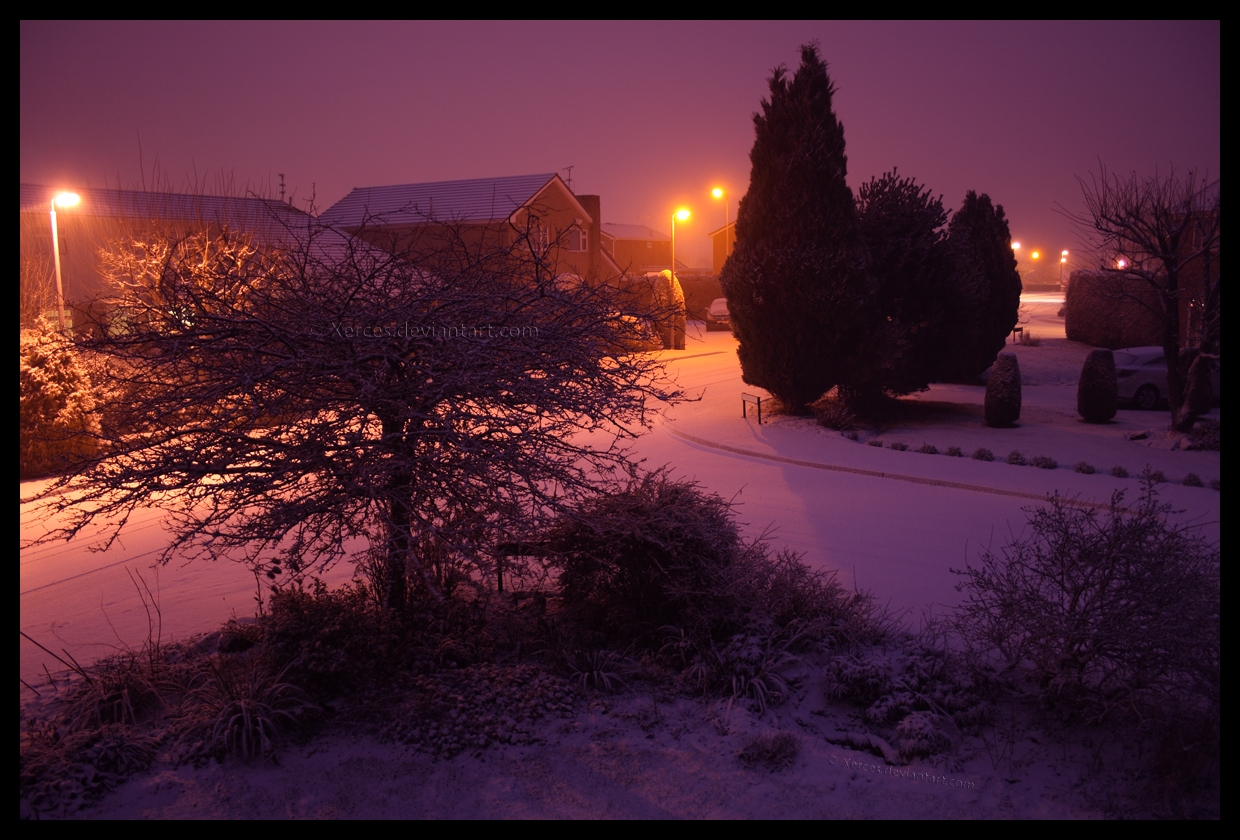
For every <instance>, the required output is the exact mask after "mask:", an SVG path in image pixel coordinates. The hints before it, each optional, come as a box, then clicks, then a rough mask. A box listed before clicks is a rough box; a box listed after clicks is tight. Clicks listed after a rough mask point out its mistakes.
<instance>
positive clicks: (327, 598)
mask: <svg viewBox="0 0 1240 840" xmlns="http://www.w3.org/2000/svg"><path fill="white" fill-rule="evenodd" d="M393 621H394V619H393V617H392V616H390V615H386V614H385V613H384V611H383V610H381V609H380V608H379V605H378V603H377V602H376V601H375V599H374V598H372V597H371V596H370V595H369V593H368V592H367V591H366V590H365V589H363V588H362V587H360V586H357V585H346V586H343V587H341V588H339V589H333V590H329V589H328V588H327V587H326V586H325V585H324V584H323V583H322V581H319V580H315V581H314V582H313V584H312V585H311V587H310V589H309V590H306V589H303V588H300V587H290V588H285V589H274V590H273V591H272V593H271V598H270V601H269V603H268V610H267V613H266V614H265V615H264V616H263V617H262V619H261V620H260V622H259V626H260V628H261V630H262V639H263V653H264V655H265V656H267V657H269V658H270V659H271V660H272V663H273V667H274V668H275V669H277V670H279V671H281V673H282V676H283V681H287V682H289V683H293V684H295V685H298V686H300V687H301V688H304V689H305V690H306V691H308V692H310V693H311V695H313V696H315V697H319V698H329V697H335V696H337V695H339V694H340V693H342V692H345V691H347V690H350V689H353V688H356V687H357V686H358V684H359V683H362V682H365V681H366V680H367V679H369V678H370V677H371V676H372V675H374V674H376V673H377V672H378V671H379V669H381V668H384V667H390V666H391V664H392V662H391V660H392V656H393V653H394V649H395V647H396V642H397V640H398V633H397V632H396V630H395V627H394V626H393Z"/></svg>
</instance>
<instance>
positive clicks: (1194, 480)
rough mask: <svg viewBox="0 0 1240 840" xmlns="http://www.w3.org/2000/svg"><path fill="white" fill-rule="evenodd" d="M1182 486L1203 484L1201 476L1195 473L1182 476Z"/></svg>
mask: <svg viewBox="0 0 1240 840" xmlns="http://www.w3.org/2000/svg"><path fill="white" fill-rule="evenodd" d="M1184 486H1185V487H1201V486H1203V484H1202V481H1201V476H1199V475H1197V473H1189V474H1188V475H1186V476H1184Z"/></svg>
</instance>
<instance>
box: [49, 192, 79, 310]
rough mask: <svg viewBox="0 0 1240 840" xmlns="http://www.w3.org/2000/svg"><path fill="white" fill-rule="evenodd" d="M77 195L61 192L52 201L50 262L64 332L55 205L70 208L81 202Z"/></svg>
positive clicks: (63, 294)
mask: <svg viewBox="0 0 1240 840" xmlns="http://www.w3.org/2000/svg"><path fill="white" fill-rule="evenodd" d="M81 200H82V199H81V197H80V196H78V194H77V193H71V192H62V193H59V194H57V196H56V197H55V198H53V199H52V260H53V262H55V263H56V315H57V318H58V320H59V321H60V331H61V332H62V333H63V332H65V289H64V284H63V283H62V282H61V279H60V237H59V236H57V235H56V205H60V206H61V207H72V206H73V205H75V204H77V203H78V202H79V201H81Z"/></svg>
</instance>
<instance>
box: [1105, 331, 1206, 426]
mask: <svg viewBox="0 0 1240 840" xmlns="http://www.w3.org/2000/svg"><path fill="white" fill-rule="evenodd" d="M1115 373H1116V375H1117V376H1118V377H1119V398H1120V399H1121V400H1126V401H1130V402H1132V404H1133V405H1134V406H1135V407H1137V408H1140V409H1142V410H1144V411H1150V410H1152V409H1155V408H1158V406H1159V405H1161V404H1162V403H1163V402H1164V401H1165V400H1166V399H1167V357H1166V355H1165V354H1164V353H1163V349H1162V348H1161V347H1125V348H1123V349H1121V350H1116V351H1115ZM1221 386H1222V381H1221V378H1220V375H1219V365H1218V364H1217V363H1215V364H1213V365H1211V367H1210V387H1211V388H1212V389H1213V392H1214V393H1213V397H1214V399H1216V400H1217V399H1219V391H1220V388H1221Z"/></svg>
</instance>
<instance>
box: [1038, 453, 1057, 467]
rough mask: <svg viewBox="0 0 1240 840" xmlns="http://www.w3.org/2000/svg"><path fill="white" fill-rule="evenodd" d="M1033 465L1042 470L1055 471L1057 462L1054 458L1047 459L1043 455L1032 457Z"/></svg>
mask: <svg viewBox="0 0 1240 840" xmlns="http://www.w3.org/2000/svg"><path fill="white" fill-rule="evenodd" d="M1033 465H1034V466H1035V467H1037V468H1038V469H1042V470H1057V469H1059V462H1058V461H1056V460H1055V459H1054V458H1048V457H1047V456H1045V455H1035V456H1034V457H1033Z"/></svg>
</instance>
